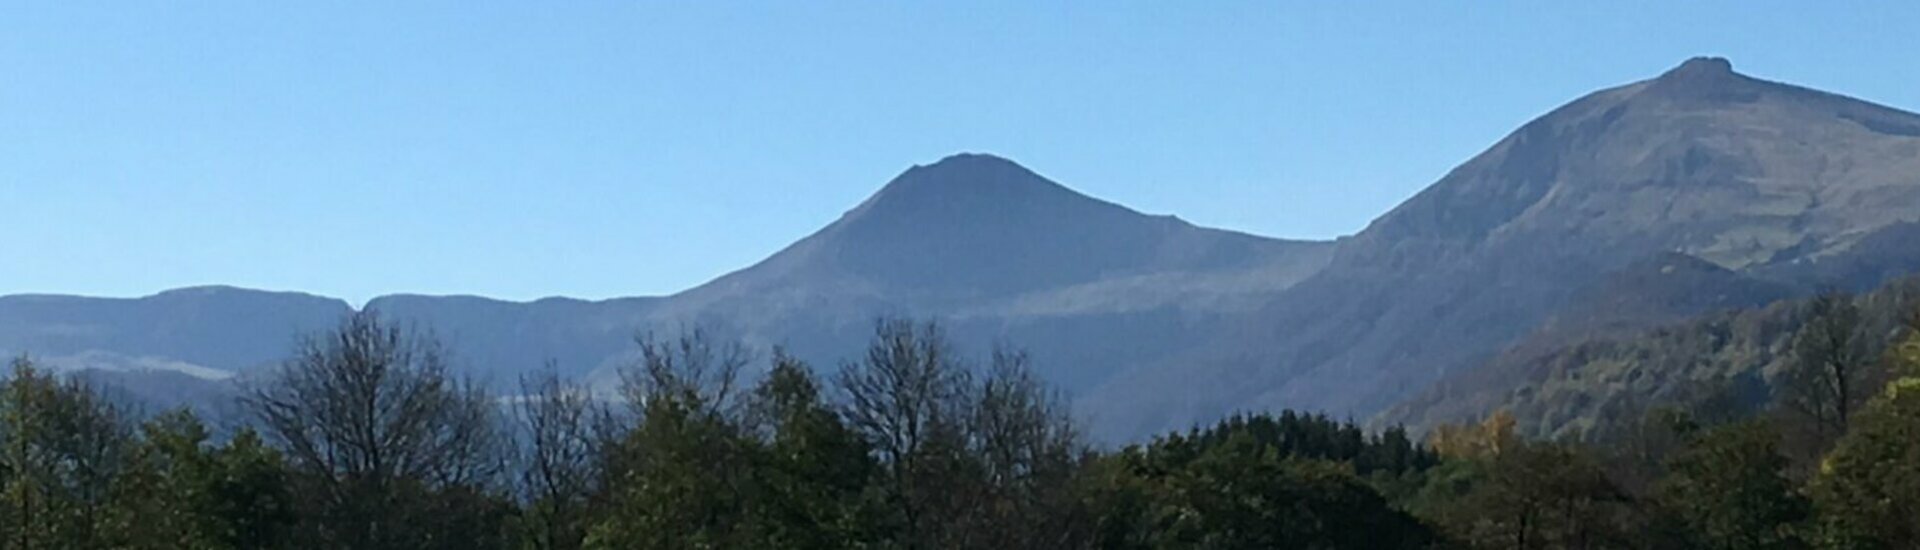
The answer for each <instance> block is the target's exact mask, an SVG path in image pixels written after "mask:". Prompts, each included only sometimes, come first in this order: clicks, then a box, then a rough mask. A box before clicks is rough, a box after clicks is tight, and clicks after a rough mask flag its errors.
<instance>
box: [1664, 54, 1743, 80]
mask: <svg viewBox="0 0 1920 550" xmlns="http://www.w3.org/2000/svg"><path fill="white" fill-rule="evenodd" d="M1734 74H1736V73H1734V72H1733V62H1732V61H1728V60H1727V58H1724V57H1704V56H1703V57H1695V58H1692V59H1688V60H1686V61H1685V62H1682V63H1680V66H1678V67H1674V68H1673V69H1671V70H1668V71H1667V72H1666V73H1665V74H1662V75H1660V78H1661V79H1670V78H1678V79H1690V78H1724V77H1726V76H1729V75H1734Z"/></svg>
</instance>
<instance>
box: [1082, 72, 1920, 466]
mask: <svg viewBox="0 0 1920 550" xmlns="http://www.w3.org/2000/svg"><path fill="white" fill-rule="evenodd" d="M1916 205H1920V116H1916V115H1914V114H1912V113H1907V112H1903V111H1898V110H1894V109H1890V108H1886V107H1881V106H1878V105H1873V104H1870V103H1866V102H1863V101H1859V100H1855V99H1851V98H1847V97H1843V96H1838V95H1833V94H1828V93H1824V92H1818V91H1814V90H1809V89H1805V88H1800V87H1795V86H1791V85H1786V84H1780V83H1775V82H1768V81H1764V80H1759V79H1755V78H1751V77H1748V76H1745V75H1741V74H1739V73H1736V72H1734V71H1733V70H1732V66H1731V64H1730V63H1729V62H1727V61H1726V60H1724V59H1717V58H1696V59H1692V60H1689V61H1687V62H1685V63H1683V64H1682V65H1680V66H1679V67H1676V68H1674V69H1672V70H1670V71H1668V72H1666V73H1665V74H1662V75H1660V76H1659V77H1657V78H1654V79H1652V80H1646V81H1641V82H1635V83H1632V84H1628V85H1625V86H1620V87H1616V88H1610V89H1605V90H1601V91H1599V92H1595V93H1593V94H1590V95H1587V96H1585V97H1582V98H1579V99H1577V100H1575V101H1573V102H1572V103H1569V104H1567V105H1565V106H1562V107H1560V108H1557V109H1554V110H1553V111H1551V112H1549V113H1547V114H1546V115H1544V116H1541V117H1540V118H1537V119H1535V120H1533V121H1531V122H1528V123H1527V124H1525V125H1524V126H1522V127H1521V128H1520V129H1519V130H1517V131H1515V132H1514V133H1512V134H1510V135H1508V136H1507V137H1505V138H1504V139H1502V140H1500V141H1499V142H1498V143H1495V144H1494V145H1493V146H1492V147H1491V148H1490V149H1488V150H1487V151H1485V152H1483V153H1481V154H1480V155H1478V156H1476V157H1474V158H1472V159H1470V160H1468V161H1467V162H1466V163H1465V164H1463V165H1461V166H1459V167H1458V168H1455V169H1454V170H1453V171H1452V172H1450V173H1448V174H1447V175H1446V176H1445V177H1443V178H1441V179H1440V180H1439V181H1438V182H1436V183H1434V184H1433V185H1432V186H1430V187H1429V188H1427V189H1426V190H1424V191H1422V192H1420V193H1419V194H1418V195H1416V196H1414V197H1413V198H1411V199H1409V200H1408V201H1406V202H1405V203H1403V204H1401V205H1400V206H1398V207H1396V208H1394V209H1393V210H1392V211H1390V212H1388V213H1387V214H1386V215H1384V216H1382V217H1380V218H1379V219H1377V220H1375V221H1374V222H1373V223H1372V224H1370V225H1369V226H1368V227H1367V228H1366V229H1365V230H1363V231H1361V232H1360V233H1359V234H1357V235H1355V236H1353V237H1352V238H1350V239H1347V240H1346V241H1344V242H1343V243H1342V244H1341V246H1340V247H1339V250H1338V251H1337V252H1336V254H1335V257H1334V259H1333V261H1332V262H1331V263H1330V265H1328V267H1327V268H1326V269H1324V270H1322V271H1320V272H1319V273H1317V274H1315V275H1314V276H1313V277H1310V278H1308V279H1307V280H1305V281H1303V282H1301V283H1300V284H1298V285H1296V286H1294V287H1293V288H1291V289H1290V290H1288V291H1287V292H1284V293H1281V294H1280V295H1278V296H1277V297H1276V298H1275V299H1274V300H1272V301H1270V302H1268V303H1266V304H1265V305H1264V307H1262V308H1261V309H1260V310H1259V311H1257V312H1254V313H1252V314H1249V315H1246V316H1245V317H1243V319H1242V320H1241V321H1240V322H1238V323H1234V324H1233V325H1232V326H1234V327H1236V329H1235V330H1234V331H1233V332H1232V333H1231V334H1227V335H1223V336H1222V337H1220V338H1217V339H1215V340H1213V341H1211V342H1209V343H1206V344H1203V345H1201V346H1200V347H1199V348H1197V349H1196V350H1195V351H1194V352H1193V353H1191V354H1188V355H1185V356H1181V357H1178V358H1176V359H1175V360H1173V361H1168V362H1165V363H1162V364H1159V365H1151V366H1144V367H1140V368H1138V369H1136V370H1135V371H1134V372H1131V373H1129V374H1127V375H1124V376H1121V377H1117V378H1116V379H1114V380H1112V381H1110V382H1109V383H1106V384H1104V385H1103V386H1102V387H1100V388H1098V389H1096V390H1095V391H1094V392H1093V393H1092V395H1091V400H1092V401H1093V402H1095V403H1104V404H1124V405H1123V406H1116V407H1112V408H1108V409H1105V410H1101V411H1099V413H1098V414H1099V415H1100V416H1102V417H1106V418H1109V419H1110V420H1109V422H1110V426H1112V429H1118V430H1124V431H1125V432H1128V433H1145V432H1150V431H1155V430H1160V429H1166V428H1173V427H1182V426H1184V425H1186V424H1187V423H1189V422H1192V421H1195V420H1198V419H1203V418H1207V417H1211V416H1216V415H1218V414H1221V413H1223V412H1226V411H1230V410H1235V409H1265V408H1276V407H1283V406H1285V407H1294V408H1305V409H1319V410H1325V411H1328V412H1331V413H1334V414H1343V415H1353V416H1359V417H1367V416H1371V415H1373V414H1375V413H1377V412H1379V411H1381V410H1383V409H1385V408H1387V407H1388V406H1390V405H1393V404H1394V403H1396V402H1398V401H1399V400H1400V399H1402V398H1405V397H1407V396H1408V395H1410V394H1412V393H1414V392H1417V391H1420V390H1422V389H1424V388H1426V387H1427V386H1428V385H1429V384H1432V383H1434V382H1435V381H1437V380H1441V379H1443V378H1444V377H1446V376H1448V375H1449V374H1453V373H1458V372H1461V371H1464V370H1467V369H1471V368H1472V367H1475V366H1478V365H1481V364H1484V363H1485V362H1487V361H1488V360H1489V359H1491V358H1493V357H1494V356H1495V355H1496V354H1497V353H1498V352H1500V351H1501V350H1502V349H1503V348H1504V347H1506V346H1508V345H1511V344H1512V343H1514V342H1515V341H1516V340H1518V339H1520V338H1521V337H1523V336H1526V335H1528V334H1532V333H1533V332H1534V331H1535V330H1536V328H1537V327H1539V326H1540V325H1541V324H1542V323H1543V322H1546V321H1547V320H1549V319H1551V318H1553V317H1554V316H1555V314H1556V313H1557V312H1560V311H1562V310H1564V309H1565V308H1567V307H1569V306H1570V305H1575V304H1574V300H1575V298H1576V296H1577V294H1578V293H1579V292H1580V291H1581V290H1582V289H1586V288H1589V287H1591V286H1593V285H1595V284H1598V283H1599V282H1600V281H1602V280H1603V279H1604V278H1606V277H1607V276H1608V274H1610V273H1613V272H1616V271H1618V270H1621V269H1625V268H1628V267H1629V266H1632V265H1634V264H1636V263H1638V262H1643V261H1646V260H1648V259H1649V258H1651V257H1653V256H1655V255H1659V254H1666V253H1673V252H1678V253H1681V254H1685V255H1688V256H1691V257H1695V258H1699V259H1701V260H1704V261H1706V262H1711V263H1712V264H1714V265H1716V266H1719V267H1721V268H1724V269H1727V270H1730V271H1733V272H1737V273H1739V274H1742V275H1751V276H1755V277H1769V278H1773V279H1775V282H1778V283H1780V284H1785V285H1796V286H1798V287H1801V288H1805V287H1810V286H1813V285H1816V284H1820V283H1821V282H1822V281H1818V280H1808V279H1805V278H1800V279H1796V278H1794V277H1795V276H1799V277H1806V276H1809V275H1810V274H1811V273H1812V271H1809V270H1806V269H1790V267H1791V266H1804V265H1813V264H1834V263H1847V258H1848V257H1849V252H1850V251H1852V250H1854V249H1855V248H1856V247H1858V246H1860V245H1862V243H1869V244H1871V243H1870V241H1872V240H1874V239H1873V236H1874V235H1876V234H1877V233H1878V232H1881V231H1889V230H1894V231H1900V229H1895V228H1900V227H1903V226H1904V224H1909V223H1911V222H1913V221H1915V220H1916V219H1920V208H1916ZM1912 256H1913V255H1912V254H1911V253H1908V254H1905V255H1904V257H1905V258H1912ZM1916 266H1920V264H1916V263H1907V264H1905V265H1894V266H1884V267H1885V268H1884V269H1879V270H1877V271H1875V272H1874V273H1876V274H1881V275H1884V274H1889V273H1898V272H1902V271H1911V270H1912V269H1913V268H1914V267H1916ZM1834 267H1835V268H1838V267H1839V266H1834ZM1863 282H1864V281H1863ZM1709 305H1710V304H1703V305H1701V306H1700V307H1708V306H1709ZM1170 388H1172V389H1170Z"/></svg>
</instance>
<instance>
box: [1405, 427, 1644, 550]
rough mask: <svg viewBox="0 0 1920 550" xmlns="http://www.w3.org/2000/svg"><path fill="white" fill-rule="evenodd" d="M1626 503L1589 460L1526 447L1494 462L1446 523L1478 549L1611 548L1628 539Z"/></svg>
mask: <svg viewBox="0 0 1920 550" xmlns="http://www.w3.org/2000/svg"><path fill="white" fill-rule="evenodd" d="M1627 502H1628V497H1627V495H1625V494H1624V493H1622V492H1621V491H1620V489H1619V488H1618V487H1617V486H1615V485H1614V483H1613V482H1612V480H1610V479H1608V478H1607V475H1606V472H1605V471H1604V470H1602V469H1601V467H1600V466H1599V465H1598V464H1596V463H1595V462H1594V461H1593V459H1592V458H1591V457H1590V456H1588V455H1586V454H1584V453H1581V452H1578V451H1577V450H1575V449H1574V448H1571V447H1566V446H1561V445H1554V444H1547V443H1528V444H1522V445H1518V446H1515V447H1511V448H1508V449H1507V450H1505V451H1503V452H1501V453H1500V454H1499V455H1498V456H1497V457H1495V458H1494V459H1493V460H1492V461H1491V462H1490V463H1489V464H1488V469H1487V470H1486V478H1485V479H1482V480H1480V481H1479V482H1477V483H1475V484H1473V486H1472V488H1471V489H1469V490H1468V491H1467V492H1466V494H1465V496H1463V497H1462V498H1460V500H1458V501H1456V502H1454V503H1452V504H1451V505H1450V506H1448V507H1447V509H1446V510H1445V512H1443V514H1442V518H1441V519H1442V521H1443V522H1444V523H1445V525H1446V526H1447V527H1448V528H1449V530H1450V531H1451V532H1452V533H1453V534H1454V535H1456V536H1457V537H1459V538H1460V539H1461V540H1463V541H1465V542H1468V543H1470V544H1472V545H1473V546H1474V547H1476V548H1489V549H1493V548H1499V549H1515V550H1526V549H1538V548H1556V549H1558V548H1567V549H1577V548H1608V547H1617V546H1619V545H1621V544H1624V541H1625V540H1626V539H1627V533H1626V525H1627V522H1626V516H1627V513H1628V509H1627V508H1626V503H1627Z"/></svg>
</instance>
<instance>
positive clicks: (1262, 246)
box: [0, 154, 1333, 400]
mask: <svg viewBox="0 0 1920 550" xmlns="http://www.w3.org/2000/svg"><path fill="white" fill-rule="evenodd" d="M1332 248H1333V244H1332V243H1327V242H1306V241H1288V240H1280V239H1270V238H1265V237H1256V236H1252V235H1247V234H1243V233H1235V232H1231V231H1222V230H1217V229H1209V228H1203V227H1197V226H1194V225H1192V224H1190V223H1187V222H1185V221H1182V220H1180V219H1178V218H1174V217H1172V216H1153V215H1147V214H1142V213H1139V212H1136V211H1133V210H1130V209H1127V208H1125V207H1122V206H1119V205H1116V204H1113V203H1110V202H1105V201H1101V200H1097V199H1094V198H1091V197H1088V196H1086V195H1083V194H1080V193H1078V192H1076V191H1073V190H1072V189H1069V188H1067V187H1065V186H1063V185H1060V184H1058V183H1055V182H1053V181H1050V180H1048V179H1046V178H1044V177H1042V176H1040V175H1038V174H1035V173H1034V172H1032V171H1030V170H1028V169H1026V168H1024V167H1021V166H1020V165H1018V164H1015V163H1013V162H1012V161H1009V160H1006V159H1002V158H999V157H994V156H990V155H979V154H961V155H955V156H952V157H949V158H945V159H942V160H940V161H939V162H936V163H933V164H930V165H926V166H914V167H912V168H910V169H908V170H906V171H905V172H904V173H902V174H900V175H899V176H898V177H896V178H894V179H893V180H892V181H890V182H888V183H887V184H886V185H885V186H883V187H882V188H881V189H880V190H879V191H878V192H876V193H875V194H873V195H872V196H871V197H870V198H868V199H867V200H866V201H864V202H862V203H861V204H859V205H857V206H855V207H854V208H853V209H852V210H850V211H848V212H846V213H845V214H844V215H843V216H841V217H840V219H838V220H836V221H835V222H833V223H832V224H829V225H827V226H826V227H824V228H822V229H820V230H819V231H817V232H815V233H814V234H812V235H810V236H808V237H806V238H804V239H801V240H800V241H798V242H795V243H794V244H792V245H791V246H788V247H787V248H786V249H784V250H781V251H780V252H778V253H776V254H774V255H773V256H771V257H769V258H767V259H766V260H764V261H762V262H759V263H758V264H755V265H753V266H749V267H747V268H744V269H741V270H739V271H736V272H733V273H729V274H726V275H724V276H722V277H719V278H717V279H715V280H713V281H711V282H709V283H707V284H704V285H701V286H698V287H695V288H692V289H689V290H687V291H684V292H681V293H678V294H675V295H671V296H663V297H644V298H621V299H614V300H604V301H582V300H573V299H567V298H549V299H543V300H538V301H533V302H509V301H501V300H494V299H489V298H484V297H477V296H421V295H391V296H381V297H377V298H374V299H372V300H370V301H369V302H368V303H367V305H366V306H365V307H366V308H367V309H370V310H374V311H377V312H380V313H381V314H382V315H383V316H385V317H387V318H389V319H391V320H395V321H398V322H401V323H404V324H408V325H412V326H414V327H417V328H419V329H422V330H430V331H431V332H432V333H433V334H434V335H435V336H436V337H438V338H439V339H441V340H442V341H443V342H444V343H445V344H446V345H447V347H448V348H449V349H450V350H451V351H452V352H453V354H454V357H455V360H456V362H458V364H460V365H462V366H463V367H464V368H465V369H466V371H467V372H470V373H472V374H475V375H477V376H478V377H479V378H481V379H482V380H485V381H488V382H491V383H493V384H494V385H496V386H497V387H500V388H502V389H510V388H511V387H512V384H513V383H514V382H515V379H516V378H517V377H518V376H519V375H520V374H521V373H524V372H528V371H530V370H533V369H535V368H538V367H541V366H542V365H543V364H546V363H549V362H551V363H552V364H554V365H556V366H557V367H558V368H559V369H560V370H561V371H562V372H564V373H568V374H572V375H576V376H582V377H586V378H588V379H589V380H592V381H596V382H599V383H610V382H611V381H613V380H615V379H616V377H615V373H614V372H613V371H614V370H615V369H617V368H619V367H622V366H625V365H627V364H630V363H631V362H632V361H633V360H634V357H633V356H632V354H633V353H634V350H635V347H634V345H633V339H634V338H635V337H636V336H637V335H639V334H642V333H645V332H649V331H654V332H662V333H672V332H677V331H679V330H682V329H685V328H689V327H700V328H704V329H707V330H710V331H712V332H715V333H717V334H720V335H723V336H724V337H728V338H735V339H739V340H741V341H743V342H745V343H747V344H748V345H749V346H750V347H752V348H754V349H757V350H761V351H762V352H764V351H765V350H767V349H768V348H770V347H772V346H775V345H779V346H784V347H786V348H787V349H788V350H789V351H790V352H792V353H794V354H796V355H798V356H800V357H802V358H806V359H809V360H812V361H813V362H814V363H815V364H816V365H819V366H821V367H823V368H832V367H833V366H834V365H836V364H837V362H838V361H840V360H842V359H845V358H850V357H854V356H855V355H856V354H857V353H858V351H859V349H860V346H862V345H864V343H865V342H866V340H867V338H868V337H869V336H870V334H871V331H872V330H873V322H874V320H875V319H876V318H877V317H878V316H882V315H898V316H912V317H917V318H930V319H939V320H941V321H942V322H943V324H945V325H946V327H947V330H948V333H949V334H950V335H951V336H952V337H953V338H954V340H956V343H957V344H959V345H961V346H963V347H964V348H966V349H969V350H972V351H975V352H984V351H985V350H986V349H987V348H988V347H989V346H992V345H996V344H1000V343H1011V344H1014V345H1019V346H1021V347H1023V348H1025V349H1026V350H1027V351H1029V353H1030V354H1031V355H1032V356H1033V357H1034V359H1035V360H1036V362H1038V363H1041V364H1044V365H1047V367H1046V368H1047V369H1048V372H1047V375H1048V377H1049V378H1050V379H1052V380H1053V381H1055V382H1056V383H1059V384H1061V385H1062V386H1063V387H1065V388H1066V389H1067V390H1068V391H1078V390H1080V389H1084V388H1085V387H1089V386H1091V385H1092V384H1093V383H1096V382H1098V381H1101V380H1104V377H1105V376H1106V375H1108V374H1110V373H1111V372H1113V371H1114V370H1115V366H1116V365H1124V364H1128V363H1129V362H1131V361H1135V360H1138V359H1139V358H1143V357H1160V356H1168V355H1171V354H1173V353H1175V352H1177V351H1180V350H1183V349H1185V347H1186V346H1187V345H1189V344H1190V343H1191V342H1193V341H1195V340H1197V339H1198V338H1200V336H1201V335H1203V334H1207V333H1210V332H1211V331H1212V328H1211V327H1212V326H1213V325H1212V323H1213V322H1215V321H1216V320H1218V319H1221V318H1224V317H1226V316H1228V315H1229V314H1231V313H1233V312H1236V311H1244V310H1246V308H1247V307H1248V306H1247V305H1248V304H1250V303H1258V302H1259V301H1261V299H1258V298H1256V297H1264V296H1270V295H1272V294H1274V293H1277V292H1280V291H1282V290H1284V289H1285V288H1286V287H1288V286H1290V285H1291V284H1293V283H1295V282H1298V281H1300V280H1302V279H1304V278H1306V277H1307V276H1308V275H1311V274H1312V273H1313V272H1314V271H1317V270H1318V269H1320V268H1321V267H1323V266H1325V265H1326V263H1327V261H1329V259H1330V258H1331V254H1332ZM348 311H351V309H350V308H349V307H348V306H347V305H346V304H345V303H343V302H340V301H338V300H328V299H319V298H312V297H304V296H300V295H286V294H271V293H261V292H254V291H244V290H239V289H230V288H207V289H186V290H180V291H169V292H165V293H161V294H159V295H156V296H151V297H147V298H140V299H129V300H104V299H93V298H77V297H55V296H15V297H7V298H4V299H0V351H8V352H10V353H20V352H28V353H33V354H34V355H35V356H36V357H40V358H42V359H44V360H49V361H55V362H57V363H58V364H59V365H65V366H67V367H68V368H67V369H65V370H74V371H89V372H92V373H94V374H93V376H94V377H95V378H96V379H98V380H103V381H106V383H118V384H137V385H160V384H164V385H166V386H167V387H176V386H183V385H184V384H183V383H182V382H181V380H179V378H178V377H177V376H172V374H178V373H185V374H188V375H193V376H196V377H199V378H202V379H220V378H224V377H227V376H230V375H232V374H233V373H236V372H242V371H246V370H250V369H252V368H255V367H258V366H262V365H267V364H271V363H273V362H275V361H277V360H279V359H280V358H281V357H284V356H285V355H286V354H287V353H288V351H289V349H290V347H291V345H292V343H293V342H294V338H295V335H297V334H301V333H308V332H312V331H315V330H319V329H323V328H326V327H328V326H330V325H331V323H333V322H334V321H336V320H337V319H338V318H339V317H340V316H341V315H344V314H345V313H347V312H348ZM149 374H151V376H149ZM162 374H165V375H164V376H163V375H162ZM136 389H139V388H136ZM195 391H196V392H198V391H200V390H197V389H196V390H195ZM129 393H132V394H135V395H141V396H146V397H152V398H155V400H159V399H158V397H159V396H158V395H156V392H152V391H132V392H129ZM158 393H165V392H158Z"/></svg>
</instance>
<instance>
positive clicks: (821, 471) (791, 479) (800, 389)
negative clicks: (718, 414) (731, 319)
mask: <svg viewBox="0 0 1920 550" xmlns="http://www.w3.org/2000/svg"><path fill="white" fill-rule="evenodd" d="M752 411H753V418H754V424H755V425H756V426H758V427H759V428H760V430H761V431H762V432H763V436H762V437H765V438H766V442H765V445H766V449H765V451H766V452H764V453H761V454H760V455H759V456H760V462H759V463H758V464H756V468H757V469H758V471H759V472H760V477H759V481H760V483H761V484H762V485H763V487H764V490H763V491H762V492H761V493H760V494H761V497H762V499H763V501H762V503H761V506H759V507H757V508H758V513H757V517H756V518H755V523H756V529H755V530H756V532H757V533H758V535H757V536H758V538H757V540H756V543H757V546H759V547H762V548H792V549H799V550H805V549H830V548H848V547H855V546H859V545H863V544H871V543H873V542H874V540H873V539H874V538H875V536H876V535H877V533H874V532H873V531H874V529H873V526H872V525H869V523H870V521H869V520H870V516H871V514H870V513H869V512H870V511H869V510H868V509H867V508H866V506H865V504H866V502H865V500H864V499H863V496H864V492H865V489H866V487H867V483H868V482H869V481H870V480H871V479H872V478H873V475H874V471H875V465H874V463H873V460H872V457H871V456H870V455H869V453H868V448H867V446H866V444H865V442H863V441H862V440H861V439H860V436H859V435H858V434H855V433H854V432H853V430H851V429H849V428H848V427H847V426H846V424H845V423H844V422H843V421H842V420H841V418H840V416H839V413H837V412H836V411H834V410H833V408H832V406H831V404H830V403H828V402H827V401H826V400H825V399H824V397H823V396H822V395H821V387H820V383H819V381H818V380H816V379H815V378H814V376H813V373H812V371H811V370H810V369H809V368H808V366H807V365H806V364H805V363H802V362H801V361H800V360H798V359H795V358H793V357H792V356H789V355H787V354H786V353H784V352H782V351H779V350H776V351H775V352H774V358H773V368H772V370H770V371H769V372H768V373H767V376H766V378H764V379H763V380H762V381H761V382H760V385H759V386H758V387H756V388H755V389H754V392H753V405H752Z"/></svg>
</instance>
